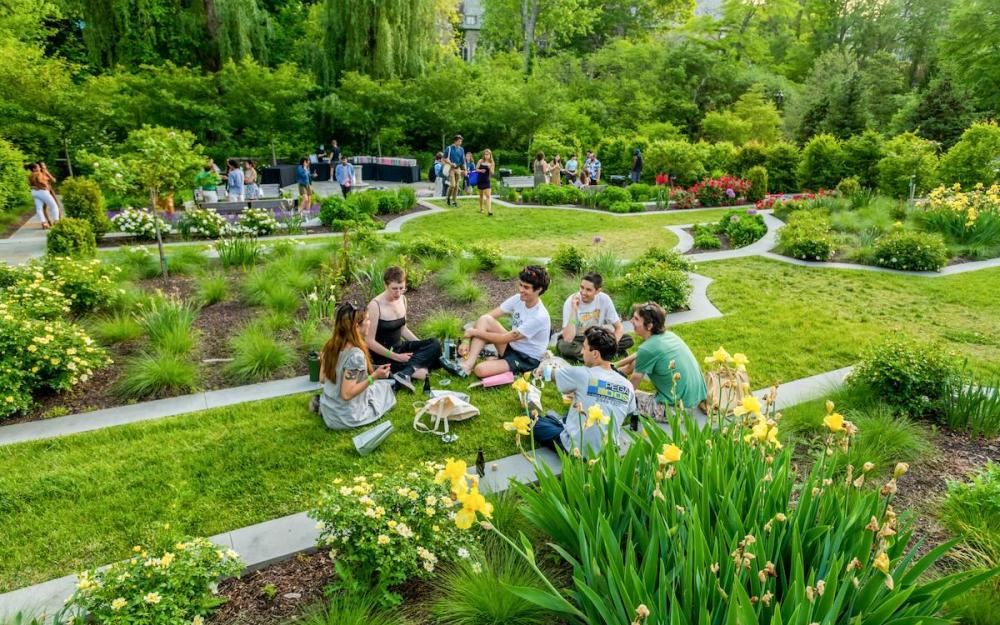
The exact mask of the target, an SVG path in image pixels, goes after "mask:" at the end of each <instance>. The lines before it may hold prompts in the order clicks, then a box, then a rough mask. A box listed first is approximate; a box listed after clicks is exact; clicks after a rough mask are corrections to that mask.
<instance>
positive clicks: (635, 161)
mask: <svg viewBox="0 0 1000 625" xmlns="http://www.w3.org/2000/svg"><path fill="white" fill-rule="evenodd" d="M640 176H642V151H641V150H640V149H639V148H636V149H635V150H634V151H633V152H632V169H631V170H630V171H629V173H628V177H629V180H631V181H632V182H639V177H640Z"/></svg>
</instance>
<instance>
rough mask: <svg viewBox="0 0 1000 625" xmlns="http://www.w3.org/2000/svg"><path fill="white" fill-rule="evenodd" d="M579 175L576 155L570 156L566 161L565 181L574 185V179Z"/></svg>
mask: <svg viewBox="0 0 1000 625" xmlns="http://www.w3.org/2000/svg"><path fill="white" fill-rule="evenodd" d="M579 173H580V162H579V161H577V160H576V154H570V155H569V160H568V161H566V180H567V181H569V182H572V183H576V177H577V175H579Z"/></svg>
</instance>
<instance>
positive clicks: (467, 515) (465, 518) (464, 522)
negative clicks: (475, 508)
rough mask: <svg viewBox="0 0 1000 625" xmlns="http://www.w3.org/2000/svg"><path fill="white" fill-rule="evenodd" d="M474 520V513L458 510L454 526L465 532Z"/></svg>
mask: <svg viewBox="0 0 1000 625" xmlns="http://www.w3.org/2000/svg"><path fill="white" fill-rule="evenodd" d="M475 520H476V513H475V512H471V511H469V510H459V511H458V512H457V513H455V526H456V527H458V529H460V530H467V529H469V528H470V527H472V524H473V522H475Z"/></svg>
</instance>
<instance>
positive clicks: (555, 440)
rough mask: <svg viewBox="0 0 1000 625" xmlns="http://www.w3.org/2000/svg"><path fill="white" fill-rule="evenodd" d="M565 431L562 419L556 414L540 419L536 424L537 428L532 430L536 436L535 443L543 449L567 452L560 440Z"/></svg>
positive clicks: (543, 416)
mask: <svg viewBox="0 0 1000 625" xmlns="http://www.w3.org/2000/svg"><path fill="white" fill-rule="evenodd" d="M564 429H566V428H565V426H563V422H562V419H560V418H559V417H558V416H556V415H555V413H553V412H549V413H547V414H544V415H542V416H541V417H539V418H538V421H536V422H535V427H534V428H532V432H533V434H534V436H535V442H536V443H538V444H539V445H541V446H542V447H549V448H551V449H562V450H563V451H564V452H565V451H566V449H565V448H564V447H563V445H562V440H561V439H560V438H559V435H560V434H562V432H563V430H564Z"/></svg>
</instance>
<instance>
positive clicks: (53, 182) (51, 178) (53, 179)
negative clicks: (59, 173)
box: [38, 161, 66, 219]
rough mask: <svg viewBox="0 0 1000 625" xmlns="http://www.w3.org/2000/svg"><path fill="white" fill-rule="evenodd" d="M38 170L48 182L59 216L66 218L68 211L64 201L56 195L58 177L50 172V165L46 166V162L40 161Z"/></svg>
mask: <svg viewBox="0 0 1000 625" xmlns="http://www.w3.org/2000/svg"><path fill="white" fill-rule="evenodd" d="M38 169H39V170H40V171H41V173H42V176H43V177H44V178H45V180H47V181H48V183H49V193H51V194H52V199H53V200H55V202H56V208H58V209H59V215H61V216H65V215H66V210H65V209H64V208H63V205H62V201H61V200H60V199H59V195H57V194H56V177H55V176H53V175H52V172H50V171H49V167H48V165H46V164H45V161H38ZM57 219H58V217H57Z"/></svg>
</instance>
